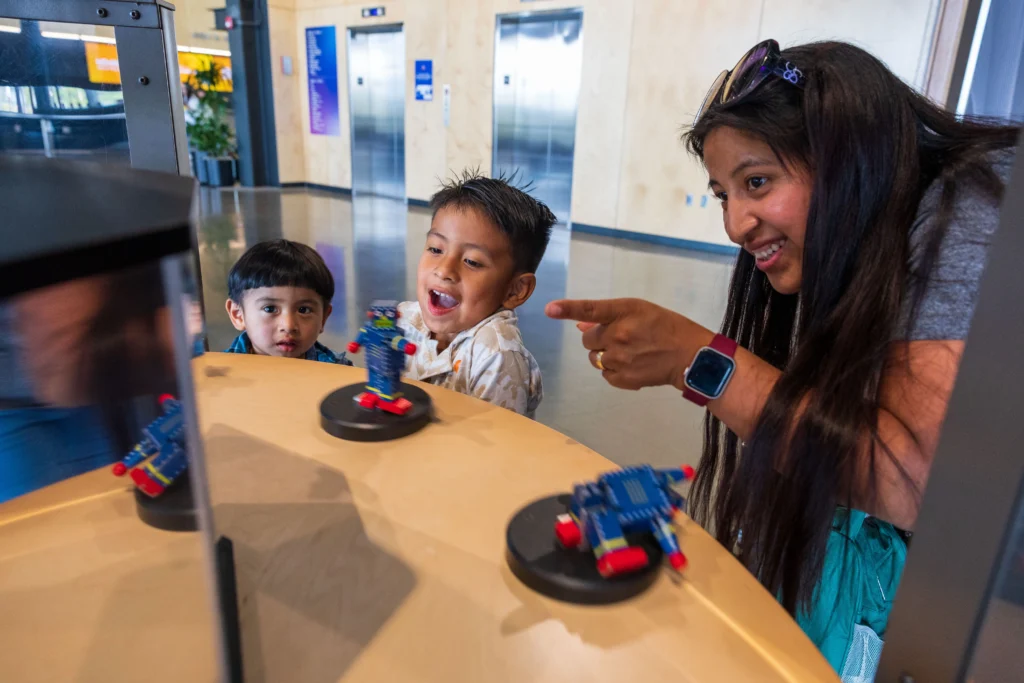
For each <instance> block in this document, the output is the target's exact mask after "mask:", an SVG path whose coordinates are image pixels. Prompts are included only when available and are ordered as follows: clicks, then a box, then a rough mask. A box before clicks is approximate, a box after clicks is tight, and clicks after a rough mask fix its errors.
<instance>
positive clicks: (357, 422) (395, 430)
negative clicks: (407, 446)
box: [320, 384, 433, 441]
mask: <svg viewBox="0 0 1024 683" xmlns="http://www.w3.org/2000/svg"><path fill="white" fill-rule="evenodd" d="M364 391H366V385H365V384H349V385H348V386H345V387H342V388H340V389H337V390H335V391H332V392H331V393H329V394H327V397H326V398H325V399H324V400H323V401H322V402H321V403H320V426H321V427H323V428H324V431H325V432H327V433H328V434H330V435H331V436H336V437H338V438H339V439H345V440H347V441H390V440H391V439H400V438H402V437H403V436H409V435H410V434H412V433H413V432H418V431H419V430H421V429H423V428H424V427H425V426H427V423H429V422H430V417H431V415H432V413H433V405H432V404H431V402H430V396H428V395H427V392H425V391H423V390H422V389H420V388H419V387H416V386H413V385H411V384H403V385H402V395H403V396H404V397H405V398H406V399H407V400H409V401H411V402H412V408H410V409H409V412H407V413H406V414H405V415H394V414H392V413H388V412H385V411H383V410H379V409H376V408H373V409H371V408H363V407H362V406H361V405H359V404H358V403H356V396H358V395H359V394H361V393H363V392H364Z"/></svg>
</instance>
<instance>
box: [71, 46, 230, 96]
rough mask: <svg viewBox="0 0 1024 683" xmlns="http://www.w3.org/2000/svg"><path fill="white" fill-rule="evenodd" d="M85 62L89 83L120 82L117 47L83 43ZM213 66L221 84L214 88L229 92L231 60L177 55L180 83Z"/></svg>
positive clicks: (208, 56) (196, 55)
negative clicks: (218, 71)
mask: <svg viewBox="0 0 1024 683" xmlns="http://www.w3.org/2000/svg"><path fill="white" fill-rule="evenodd" d="M85 62H86V65H87V66H88V68H89V81H90V82H92V83H112V84H117V83H120V82H121V70H120V68H119V67H118V65H117V47H116V46H114V45H110V44H107V43H85ZM210 64H213V65H215V66H216V67H217V68H218V69H220V76H221V82H220V84H219V85H218V86H217V87H216V88H214V90H218V91H221V92H231V58H230V57H219V56H215V55H200V54H195V53H192V52H179V53H178V69H179V71H180V72H181V82H182V83H184V82H185V81H186V80H188V77H189V76H190V75H192V74H193V73H194V72H195V71H196V69H205V68H209V65H210Z"/></svg>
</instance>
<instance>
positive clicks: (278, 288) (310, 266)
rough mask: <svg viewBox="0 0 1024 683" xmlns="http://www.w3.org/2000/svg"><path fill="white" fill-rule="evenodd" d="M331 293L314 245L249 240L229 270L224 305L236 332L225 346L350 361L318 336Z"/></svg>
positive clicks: (329, 278) (330, 283)
mask: <svg viewBox="0 0 1024 683" xmlns="http://www.w3.org/2000/svg"><path fill="white" fill-rule="evenodd" d="M333 297H334V277H332V276H331V271H329V270H328V269H327V264H325V263H324V260H323V258H321V256H320V254H318V253H316V250H314V249H312V248H311V247H308V246H306V245H305V244H299V243H298V242H292V241H290V240H283V239H282V240H273V241H271V242H260V243H258V244H254V245H253V246H252V247H250V248H249V250H248V251H246V252H245V253H244V254H242V257H241V258H240V259H238V262H237V263H236V264H235V265H234V266H232V267H231V272H230V273H228V300H227V301H226V302H225V304H224V305H225V308H227V311H228V317H229V318H230V319H231V324H232V325H234V326H235V329H236V330H239V331H240V332H241V334H239V335H238V337H236V338H235V341H234V342H233V343H232V344H231V346H230V347H229V348H227V349H225V351H226V352H227V353H255V354H258V355H261V356H280V357H283V358H304V359H306V360H316V361H321V362H323V363H340V364H342V365H352V362H351V361H349V360H348V359H347V358H345V354H344V353H341V354H336V353H334V352H333V351H331V350H330V349H329V348H327V347H326V346H324V345H323V344H321V343H320V342H318V341H317V337H319V336H320V333H322V332H323V331H324V323H326V322H327V318H328V316H330V315H331V299H332V298H333Z"/></svg>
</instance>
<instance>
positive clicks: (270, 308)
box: [263, 306, 277, 313]
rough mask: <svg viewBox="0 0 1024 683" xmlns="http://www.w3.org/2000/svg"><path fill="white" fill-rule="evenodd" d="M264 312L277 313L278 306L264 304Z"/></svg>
mask: <svg viewBox="0 0 1024 683" xmlns="http://www.w3.org/2000/svg"><path fill="white" fill-rule="evenodd" d="M263 312H264V313H277V306H264V307H263Z"/></svg>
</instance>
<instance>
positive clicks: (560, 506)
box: [505, 493, 663, 605]
mask: <svg viewBox="0 0 1024 683" xmlns="http://www.w3.org/2000/svg"><path fill="white" fill-rule="evenodd" d="M571 500H572V496H571V495H569V494H568V493H564V494H562V495H557V496H549V497H547V498H541V499H540V500H535V501H534V502H532V503H530V504H529V505H527V506H526V507H524V508H523V509H521V510H520V511H519V512H517V513H516V515H515V516H514V517H513V518H512V521H510V522H509V523H508V532H507V536H506V543H507V545H508V549H507V551H506V553H505V557H506V559H507V561H508V566H509V568H510V569H511V570H512V573H513V574H515V575H516V578H518V579H519V580H520V581H522V582H523V583H525V584H526V585H527V586H529V587H530V588H532V589H533V590H535V591H537V592H538V593H542V594H543V595H546V596H548V597H549V598H555V599H556V600H563V601H565V602H574V603H580V604H586V605H605V604H608V603H612V602H621V601H622V600H628V599H629V598H632V597H634V596H636V595H639V594H640V593H642V592H643V591H645V590H647V588H649V587H650V586H651V584H653V583H654V582H655V581H656V580H657V578H658V575H659V574H660V573H661V559H662V556H663V553H662V551H661V546H659V545H658V544H657V543H656V542H655V540H654V538H653V537H652V536H651V535H650V534H640V535H637V536H627V537H626V540H627V541H629V543H630V545H636V546H640V547H642V548H643V549H644V550H645V551H647V557H648V558H649V560H650V562H649V563H648V565H647V566H646V567H644V568H643V569H641V570H639V571H637V572H633V573H632V574H626V575H624V576H616V577H614V578H611V579H606V578H604V577H603V576H601V575H600V574H599V573H598V571H597V562H596V560H595V559H594V553H593V551H592V550H590V549H589V548H588V549H587V550H575V549H573V550H570V549H567V548H564V547H562V544H560V543H559V542H558V539H557V538H555V518H556V517H558V515H563V514H565V513H567V512H568V511H569V502H570V501H571Z"/></svg>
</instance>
